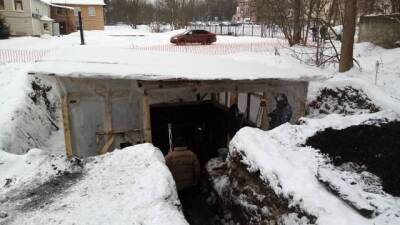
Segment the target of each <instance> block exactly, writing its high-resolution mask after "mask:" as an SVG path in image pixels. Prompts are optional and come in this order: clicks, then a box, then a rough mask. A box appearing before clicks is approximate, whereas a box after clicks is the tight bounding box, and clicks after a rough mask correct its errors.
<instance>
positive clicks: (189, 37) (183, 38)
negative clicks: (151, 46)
mask: <svg viewBox="0 0 400 225" xmlns="http://www.w3.org/2000/svg"><path fill="white" fill-rule="evenodd" d="M216 41H217V37H216V35H215V34H213V33H211V32H208V31H206V30H188V31H186V32H184V33H182V34H178V35H175V36H173V37H171V43H173V44H177V45H181V44H186V43H200V44H207V45H209V44H211V43H213V42H216Z"/></svg>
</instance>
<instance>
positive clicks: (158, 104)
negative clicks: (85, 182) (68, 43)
mask: <svg viewBox="0 0 400 225" xmlns="http://www.w3.org/2000/svg"><path fill="white" fill-rule="evenodd" d="M88 59H90V61H88ZM155 62H156V63H155ZM155 65H156V66H155ZM29 74H30V75H34V76H39V77H41V78H42V79H46V80H53V81H54V82H55V83H57V84H58V86H59V88H58V89H57V90H59V91H60V96H61V99H62V100H61V102H62V112H63V124H64V134H65V143H66V151H67V154H68V155H70V156H71V155H76V156H82V157H86V156H93V155H97V154H101V153H106V152H108V151H111V150H113V149H116V148H123V147H125V146H127V145H130V144H137V143H143V142H149V143H153V144H154V145H155V146H157V147H159V148H160V149H161V150H162V151H163V152H164V153H166V152H167V151H168V149H169V146H168V145H169V134H168V133H169V132H168V127H169V125H168V124H171V125H172V126H171V127H172V133H173V136H174V137H177V136H185V137H187V139H189V140H190V141H188V142H190V143H192V144H193V143H196V142H199V140H200V142H201V143H202V145H200V146H201V147H199V148H202V149H205V150H198V149H196V151H197V152H198V154H199V156H200V158H201V157H203V156H204V155H203V153H204V154H205V155H206V156H207V155H208V156H209V155H216V154H217V149H218V148H221V147H226V144H227V141H228V140H229V139H228V137H230V138H231V137H232V135H231V134H229V129H227V127H229V126H231V125H232V124H233V123H232V120H231V119H232V114H230V113H231V112H232V111H231V109H232V108H231V107H232V106H234V105H235V104H236V105H237V107H238V110H239V111H240V114H241V117H240V118H241V119H240V121H242V125H246V126H257V127H260V128H262V129H268V124H269V123H268V120H269V119H268V113H270V112H272V111H273V110H274V109H275V108H276V107H277V106H276V99H277V98H276V96H278V95H281V94H284V95H286V98H287V99H288V102H289V104H290V105H291V110H292V117H291V120H290V122H293V123H294V122H296V121H297V120H298V119H299V118H300V117H302V116H304V113H305V108H306V98H307V90H308V81H310V80H314V79H315V78H318V77H319V76H320V75H321V72H320V71H318V70H314V69H310V68H306V67H303V66H302V65H300V64H298V66H296V69H294V68H290V69H287V70H286V69H282V68H275V67H274V66H273V65H271V66H267V65H265V64H261V63H258V62H250V61H247V62H246V61H244V62H240V63H239V62H238V61H237V60H233V59H228V58H220V57H213V56H192V55H187V54H173V55H171V54H160V53H153V52H140V53H138V52H135V51H132V50H128V49H113V48H111V49H104V48H96V47H90V48H89V49H88V46H76V47H72V48H65V49H63V50H62V51H61V50H60V51H58V52H55V53H54V54H53V55H52V56H51V58H49V59H48V60H45V61H40V62H37V63H36V64H35V68H33V69H32V70H31V71H30V72H29ZM235 115H236V114H235ZM202 141H203V142H202ZM202 151H204V152H203V153H202ZM206 156H204V157H205V158H206Z"/></svg>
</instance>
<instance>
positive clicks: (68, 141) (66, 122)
mask: <svg viewBox="0 0 400 225" xmlns="http://www.w3.org/2000/svg"><path fill="white" fill-rule="evenodd" d="M61 108H62V117H63V126H64V139H65V150H66V153H67V156H68V157H71V156H73V149H72V136H71V126H70V115H69V106H68V97H67V96H64V97H62V99H61Z"/></svg>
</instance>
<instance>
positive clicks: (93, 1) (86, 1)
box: [42, 0, 105, 5]
mask: <svg viewBox="0 0 400 225" xmlns="http://www.w3.org/2000/svg"><path fill="white" fill-rule="evenodd" d="M42 1H45V2H47V3H50V4H59V5H105V4H104V0H42Z"/></svg>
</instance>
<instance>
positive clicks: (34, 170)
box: [0, 149, 79, 202]
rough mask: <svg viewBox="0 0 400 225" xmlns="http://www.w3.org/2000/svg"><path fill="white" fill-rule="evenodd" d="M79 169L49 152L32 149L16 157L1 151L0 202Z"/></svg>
mask: <svg viewBox="0 0 400 225" xmlns="http://www.w3.org/2000/svg"><path fill="white" fill-rule="evenodd" d="M77 169H79V168H76V167H75V164H74V161H73V160H72V161H71V160H68V159H67V158H66V156H57V155H52V154H50V152H49V151H44V150H40V149H31V150H30V151H29V152H28V153H26V154H24V155H15V154H11V153H8V152H5V151H1V150H0V187H1V188H0V202H1V201H2V200H4V199H5V198H7V197H8V198H9V197H11V196H15V195H18V192H21V191H24V190H28V189H33V188H35V187H37V186H40V185H42V184H43V183H45V182H47V181H49V180H50V179H52V178H54V177H56V176H59V175H62V174H63V173H65V172H70V173H72V172H74V171H76V170H77Z"/></svg>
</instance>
